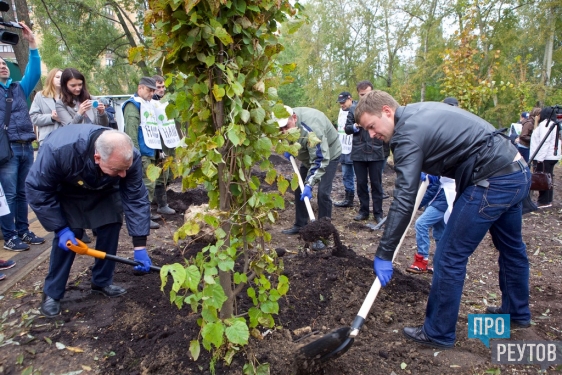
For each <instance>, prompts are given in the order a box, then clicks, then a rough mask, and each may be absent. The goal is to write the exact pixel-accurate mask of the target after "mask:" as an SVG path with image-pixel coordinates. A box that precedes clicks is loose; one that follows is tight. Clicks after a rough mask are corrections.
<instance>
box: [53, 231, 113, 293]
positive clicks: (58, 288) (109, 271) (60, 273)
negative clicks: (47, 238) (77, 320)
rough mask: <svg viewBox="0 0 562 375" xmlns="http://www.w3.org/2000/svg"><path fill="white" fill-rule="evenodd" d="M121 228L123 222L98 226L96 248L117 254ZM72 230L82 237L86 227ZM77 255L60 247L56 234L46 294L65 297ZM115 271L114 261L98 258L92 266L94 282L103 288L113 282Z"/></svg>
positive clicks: (78, 236)
mask: <svg viewBox="0 0 562 375" xmlns="http://www.w3.org/2000/svg"><path fill="white" fill-rule="evenodd" d="M120 230H121V223H111V224H107V225H102V226H101V227H99V228H96V231H97V234H98V236H97V239H96V249H100V250H101V251H103V252H105V253H107V254H110V255H115V254H117V246H118V243H119V231H120ZM72 232H74V235H75V236H76V237H77V238H82V235H83V234H84V229H78V228H72ZM75 257H76V253H75V252H73V251H70V250H69V251H65V250H63V249H61V248H60V247H59V237H58V236H57V235H56V234H55V237H54V238H53V247H52V249H51V259H50V262H49V273H48V274H47V277H46V278H45V285H44V287H43V292H44V293H45V294H46V295H48V296H49V297H51V298H54V299H56V300H60V299H62V298H63V297H64V292H65V290H66V283H67V281H68V275H69V274H70V268H71V267H72V263H73V262H74V258H75ZM114 271H115V262H114V261H111V260H102V259H96V260H95V261H94V267H93V268H92V284H94V285H95V286H99V287H102V288H103V287H106V286H108V285H111V284H113V272H114Z"/></svg>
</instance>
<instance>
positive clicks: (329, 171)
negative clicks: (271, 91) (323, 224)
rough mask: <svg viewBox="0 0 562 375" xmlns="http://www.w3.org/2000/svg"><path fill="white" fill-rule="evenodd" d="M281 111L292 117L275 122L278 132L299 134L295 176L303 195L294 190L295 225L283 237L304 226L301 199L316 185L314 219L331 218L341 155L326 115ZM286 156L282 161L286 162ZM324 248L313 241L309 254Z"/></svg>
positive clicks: (304, 109)
mask: <svg viewBox="0 0 562 375" xmlns="http://www.w3.org/2000/svg"><path fill="white" fill-rule="evenodd" d="M285 109H286V110H287V111H288V112H289V113H291V114H292V115H291V116H290V117H288V118H285V119H279V120H278V123H279V129H280V130H281V131H282V132H283V133H286V132H288V131H289V130H291V129H293V128H297V129H299V130H300V137H299V139H298V142H299V144H300V145H301V148H300V149H299V154H298V155H297V156H296V158H297V159H299V160H300V161H301V166H300V168H299V173H300V175H301V178H302V180H303V183H304V191H303V192H302V194H301V189H300V188H298V189H297V190H295V216H296V218H295V224H294V225H293V227H292V228H289V229H285V230H283V231H282V233H284V234H289V235H292V234H298V233H299V231H300V229H301V228H302V227H304V226H305V225H306V224H307V223H308V213H307V211H306V206H305V204H304V197H308V198H309V199H311V198H312V188H313V187H314V186H316V185H318V218H319V219H321V218H323V217H328V218H331V217H332V199H331V198H330V195H331V194H332V182H333V181H334V176H335V174H336V169H337V167H338V163H339V158H340V155H341V143H340V140H339V135H338V131H337V130H336V128H335V127H334V125H332V123H331V122H330V119H328V117H326V115H325V114H324V113H322V112H320V111H318V110H317V109H313V108H307V107H297V108H291V107H288V106H285ZM289 156H290V155H289V153H285V157H287V158H289ZM323 248H325V245H324V244H323V243H322V242H321V241H317V242H315V243H314V244H313V245H312V249H313V250H322V249H323Z"/></svg>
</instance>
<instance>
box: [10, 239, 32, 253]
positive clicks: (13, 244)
mask: <svg viewBox="0 0 562 375" xmlns="http://www.w3.org/2000/svg"><path fill="white" fill-rule="evenodd" d="M4 249H6V250H10V251H25V250H29V245H27V244H25V243H23V242H22V240H21V239H20V238H19V237H18V236H14V237H12V238H10V239H9V240H8V241H5V242H4Z"/></svg>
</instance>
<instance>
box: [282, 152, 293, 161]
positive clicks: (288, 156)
mask: <svg viewBox="0 0 562 375" xmlns="http://www.w3.org/2000/svg"><path fill="white" fill-rule="evenodd" d="M283 156H284V157H285V158H286V159H287V160H289V161H291V156H293V155H291V153H290V152H289V151H285V152H284V153H283Z"/></svg>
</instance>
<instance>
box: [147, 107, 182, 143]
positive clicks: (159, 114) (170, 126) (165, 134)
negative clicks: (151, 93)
mask: <svg viewBox="0 0 562 375" xmlns="http://www.w3.org/2000/svg"><path fill="white" fill-rule="evenodd" d="M151 103H152V105H153V106H154V111H155V115H156V122H157V123H158V129H159V130H160V135H161V136H162V139H163V140H164V144H165V145H166V147H168V148H176V147H177V146H178V144H179V143H180V136H179V134H178V130H177V128H176V122H175V121H174V120H169V119H168V116H166V106H167V105H168V102H165V103H161V102H159V101H158V100H153V101H152V102H151Z"/></svg>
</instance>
